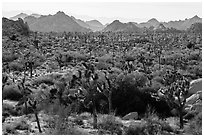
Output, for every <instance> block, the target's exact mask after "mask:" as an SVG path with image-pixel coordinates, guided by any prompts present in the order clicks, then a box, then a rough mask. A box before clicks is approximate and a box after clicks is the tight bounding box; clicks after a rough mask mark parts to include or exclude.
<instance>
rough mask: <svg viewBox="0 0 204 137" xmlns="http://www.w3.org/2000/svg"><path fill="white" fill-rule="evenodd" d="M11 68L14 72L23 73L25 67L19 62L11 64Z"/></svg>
mask: <svg viewBox="0 0 204 137" xmlns="http://www.w3.org/2000/svg"><path fill="white" fill-rule="evenodd" d="M9 68H10V69H11V70H13V71H23V70H24V66H23V64H21V63H19V62H11V63H10V64H9Z"/></svg>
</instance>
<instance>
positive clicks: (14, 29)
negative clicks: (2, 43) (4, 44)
mask: <svg viewBox="0 0 204 137" xmlns="http://www.w3.org/2000/svg"><path fill="white" fill-rule="evenodd" d="M14 34H17V35H28V34H29V27H28V25H27V23H24V22H23V20H22V19H21V18H19V19H18V20H16V21H13V20H9V19H7V18H2V35H3V36H9V37H11V36H12V35H14Z"/></svg>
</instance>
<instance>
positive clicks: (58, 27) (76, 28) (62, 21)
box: [25, 11, 90, 32]
mask: <svg viewBox="0 0 204 137" xmlns="http://www.w3.org/2000/svg"><path fill="white" fill-rule="evenodd" d="M25 20H26V22H28V25H29V27H30V29H31V30H32V31H40V32H51V31H53V32H64V31H66V32H89V31H90V29H87V28H84V27H82V26H80V25H79V24H78V23H77V22H76V21H74V20H73V19H72V18H71V17H69V16H68V15H66V14H65V13H64V12H60V11H59V12H57V13H56V14H55V15H48V16H41V17H39V18H35V17H30V18H26V19H25Z"/></svg>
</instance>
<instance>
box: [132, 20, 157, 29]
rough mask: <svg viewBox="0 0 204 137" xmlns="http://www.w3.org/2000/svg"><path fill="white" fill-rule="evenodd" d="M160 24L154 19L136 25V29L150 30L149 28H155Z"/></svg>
mask: <svg viewBox="0 0 204 137" xmlns="http://www.w3.org/2000/svg"><path fill="white" fill-rule="evenodd" d="M159 24H160V22H159V21H158V20H156V19H155V18H152V19H150V20H148V21H147V22H143V23H140V24H136V25H137V26H138V27H141V28H142V27H146V28H150V27H151V26H153V27H157V26H158V25H159Z"/></svg>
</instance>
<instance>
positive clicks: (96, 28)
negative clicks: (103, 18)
mask: <svg viewBox="0 0 204 137" xmlns="http://www.w3.org/2000/svg"><path fill="white" fill-rule="evenodd" d="M86 24H88V25H89V26H90V29H91V30H93V31H100V30H102V29H103V28H104V26H103V24H102V23H100V22H99V21H98V20H90V21H86Z"/></svg>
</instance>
